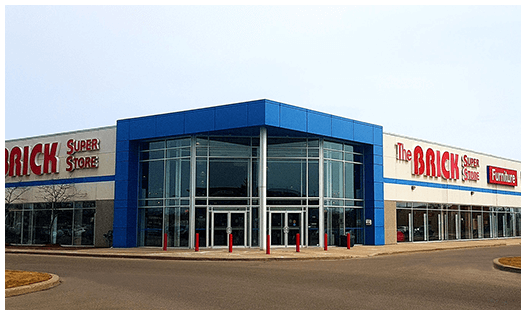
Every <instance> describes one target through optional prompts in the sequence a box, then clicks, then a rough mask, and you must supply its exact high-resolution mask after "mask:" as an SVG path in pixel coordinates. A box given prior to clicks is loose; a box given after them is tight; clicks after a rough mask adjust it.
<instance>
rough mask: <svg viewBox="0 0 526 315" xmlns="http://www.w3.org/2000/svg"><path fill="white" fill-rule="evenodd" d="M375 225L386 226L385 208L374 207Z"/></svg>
mask: <svg viewBox="0 0 526 315" xmlns="http://www.w3.org/2000/svg"><path fill="white" fill-rule="evenodd" d="M373 225H374V226H381V227H383V226H384V209H383V208H374V222H373Z"/></svg>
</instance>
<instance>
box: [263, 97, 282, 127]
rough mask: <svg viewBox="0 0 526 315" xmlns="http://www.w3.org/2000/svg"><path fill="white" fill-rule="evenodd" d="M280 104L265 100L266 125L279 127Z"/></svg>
mask: <svg viewBox="0 0 526 315" xmlns="http://www.w3.org/2000/svg"><path fill="white" fill-rule="evenodd" d="M279 119H280V106H279V103H276V102H274V101H268V100H267V101H265V125H268V126H275V127H279V124H280V121H279Z"/></svg>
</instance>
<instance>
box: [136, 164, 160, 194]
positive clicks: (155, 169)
mask: <svg viewBox="0 0 526 315" xmlns="http://www.w3.org/2000/svg"><path fill="white" fill-rule="evenodd" d="M140 167H141V192H140V198H141V199H145V198H162V197H163V189H164V161H163V160H161V161H151V162H142V163H140Z"/></svg>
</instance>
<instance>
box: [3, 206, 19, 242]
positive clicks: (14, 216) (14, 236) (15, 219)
mask: <svg viewBox="0 0 526 315" xmlns="http://www.w3.org/2000/svg"><path fill="white" fill-rule="evenodd" d="M22 218H23V216H22V211H8V212H7V215H6V216H5V242H6V243H13V244H20V242H21V236H22Z"/></svg>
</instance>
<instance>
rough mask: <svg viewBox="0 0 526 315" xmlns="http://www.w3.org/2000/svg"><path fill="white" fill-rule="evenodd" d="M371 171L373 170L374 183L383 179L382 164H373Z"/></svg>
mask: <svg viewBox="0 0 526 315" xmlns="http://www.w3.org/2000/svg"><path fill="white" fill-rule="evenodd" d="M373 172H374V177H373V180H374V182H375V183H381V182H383V181H384V166H383V165H381V164H380V165H379V164H374V165H373Z"/></svg>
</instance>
